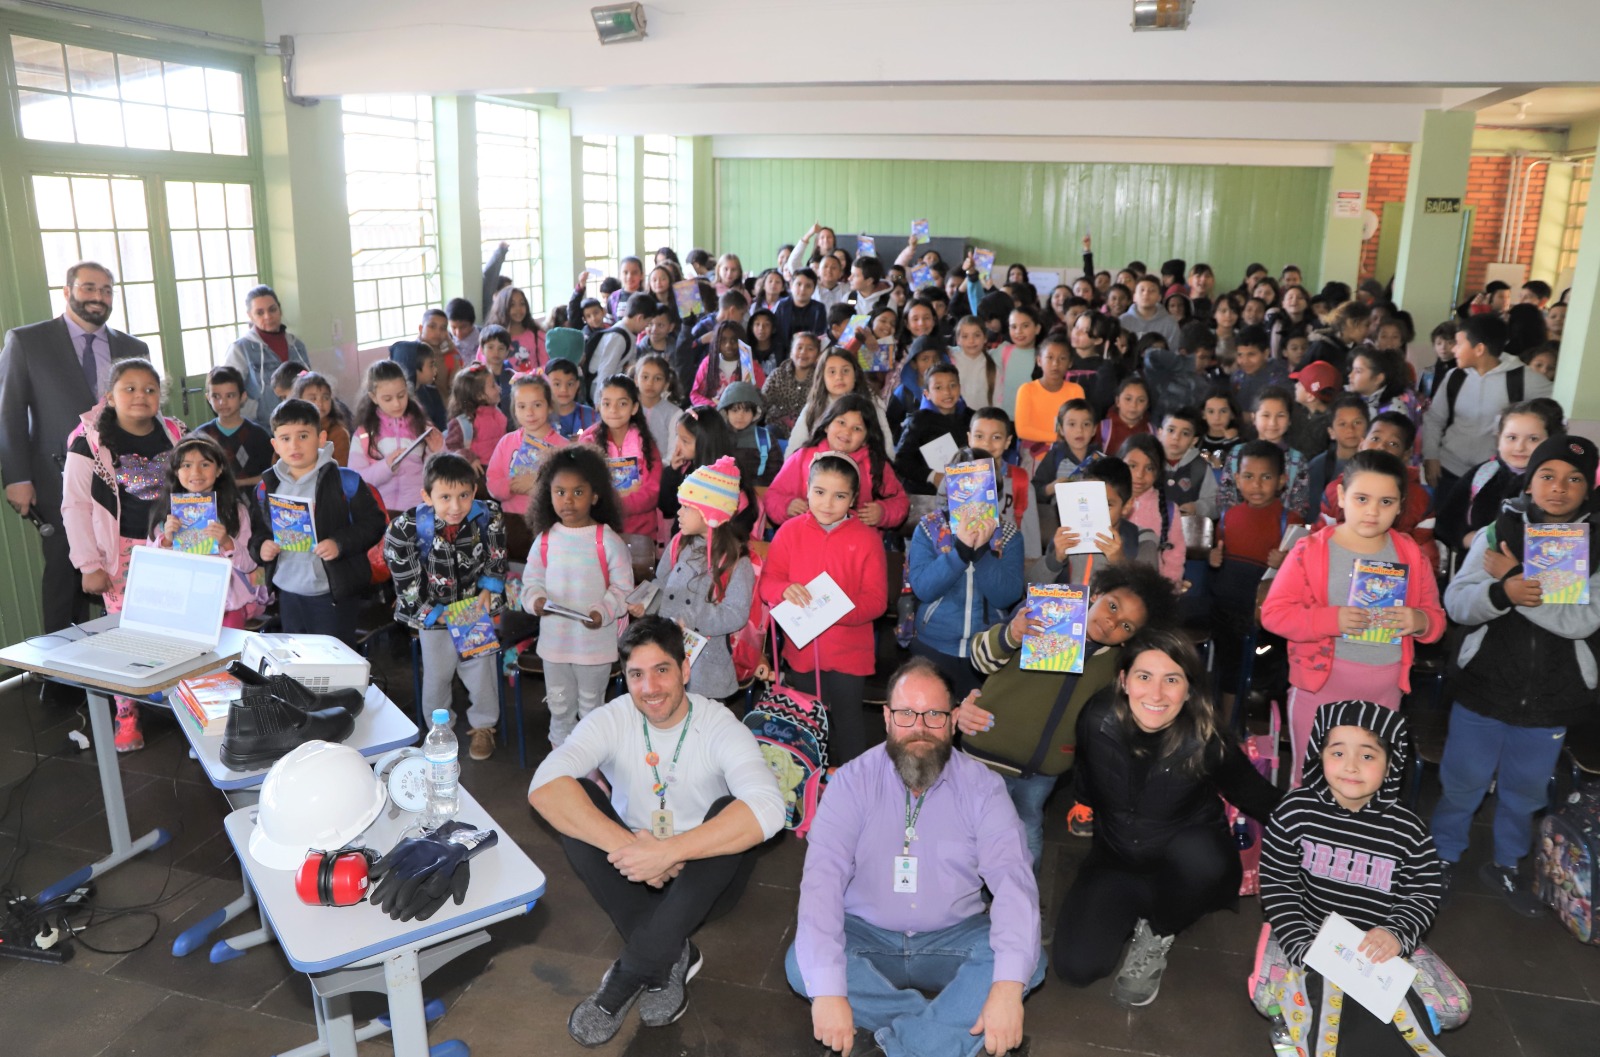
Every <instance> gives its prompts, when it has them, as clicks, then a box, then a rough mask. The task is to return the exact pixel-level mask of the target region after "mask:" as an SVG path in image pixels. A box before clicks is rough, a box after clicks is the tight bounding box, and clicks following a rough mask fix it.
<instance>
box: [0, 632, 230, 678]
mask: <svg viewBox="0 0 1600 1057" xmlns="http://www.w3.org/2000/svg"><path fill="white" fill-rule="evenodd" d="M121 619H122V618H121V616H120V615H119V614H116V613H110V614H107V615H106V616H103V617H100V618H99V619H97V620H91V621H89V622H88V623H87V624H80V625H78V627H79V628H82V629H83V631H87V632H90V633H96V632H101V631H110V630H111V629H112V628H114V627H116V626H117V625H118V624H119V623H120V622H121ZM248 634H249V632H248V631H241V630H240V629H238V628H223V629H222V637H221V638H220V639H219V640H218V642H217V648H216V649H215V650H213V651H211V652H210V653H203V654H201V655H200V656H198V657H196V658H194V659H193V660H192V661H185V662H184V663H183V664H178V665H174V666H173V667H171V668H168V669H167V670H166V671H164V672H161V673H160V674H158V675H152V676H150V677H149V678H146V679H119V678H118V677H117V676H114V675H110V674H108V673H106V672H96V671H90V670H89V669H87V668H75V667H70V666H67V665H61V664H52V663H51V661H50V654H51V652H52V651H54V650H56V649H59V648H60V647H62V646H65V645H66V644H67V643H69V642H74V641H76V640H78V639H80V638H83V635H82V634H81V633H80V632H79V631H78V630H77V629H76V628H66V629H65V630H62V631H55V632H51V633H50V634H48V635H36V636H34V637H33V638H31V639H24V640H23V641H21V642H18V643H15V644H13V645H11V646H7V647H6V648H5V649H3V650H0V664H9V665H10V666H11V667H13V668H20V669H22V670H23V671H25V672H37V673H38V674H40V675H42V676H44V677H45V678H46V679H50V680H53V681H54V682H58V683H71V684H72V685H74V686H83V687H88V688H90V689H93V690H103V691H106V692H108V693H112V694H121V695H123V696H124V697H146V696H148V695H150V694H153V693H155V692H156V691H158V690H166V689H168V688H170V687H173V686H177V685H178V683H180V682H182V681H183V680H185V679H187V678H189V677H190V676H191V675H199V674H200V673H202V672H211V671H215V670H216V669H218V668H222V667H224V666H226V665H227V664H228V662H230V661H232V660H235V659H237V658H238V656H239V651H240V650H242V649H244V637H245V636H246V635H248Z"/></svg>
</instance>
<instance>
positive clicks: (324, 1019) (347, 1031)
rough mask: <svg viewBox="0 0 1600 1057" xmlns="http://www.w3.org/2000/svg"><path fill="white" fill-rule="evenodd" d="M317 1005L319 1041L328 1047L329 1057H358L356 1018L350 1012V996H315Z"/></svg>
mask: <svg viewBox="0 0 1600 1057" xmlns="http://www.w3.org/2000/svg"><path fill="white" fill-rule="evenodd" d="M314 1000H315V1002H316V1005H317V1039H318V1040H319V1041H320V1042H321V1043H322V1044H323V1045H324V1046H325V1047H326V1052H327V1054H328V1057H356V1025H355V1016H354V1014H352V1013H351V1012H350V996H349V995H348V994H342V995H329V996H328V997H326V998H324V997H323V996H322V995H315V996H314Z"/></svg>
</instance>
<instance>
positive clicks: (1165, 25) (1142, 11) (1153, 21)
mask: <svg viewBox="0 0 1600 1057" xmlns="http://www.w3.org/2000/svg"><path fill="white" fill-rule="evenodd" d="M1193 7H1194V0H1133V31H1134V32H1135V33H1138V32H1141V31H1143V30H1152V29H1188V28H1189V12H1190V10H1192V9H1193Z"/></svg>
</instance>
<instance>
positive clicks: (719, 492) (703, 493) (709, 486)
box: [678, 455, 740, 528]
mask: <svg viewBox="0 0 1600 1057" xmlns="http://www.w3.org/2000/svg"><path fill="white" fill-rule="evenodd" d="M739 498H740V494H739V467H738V464H736V463H735V462H734V461H733V456H731V455H724V456H723V457H722V458H720V459H718V460H717V461H716V462H714V463H712V464H711V465H710V466H702V467H700V469H698V470H696V471H695V472H694V473H691V474H690V475H689V476H688V477H685V478H684V479H683V483H682V484H680V485H679V486H678V503H679V505H680V506H688V507H694V509H696V510H698V511H699V512H700V515H701V516H702V517H704V518H705V519H706V524H707V525H710V526H711V527H712V528H716V527H717V526H718V525H720V524H722V523H723V522H725V521H727V520H728V519H729V518H731V517H733V515H734V513H735V512H736V511H737V510H738V509H739Z"/></svg>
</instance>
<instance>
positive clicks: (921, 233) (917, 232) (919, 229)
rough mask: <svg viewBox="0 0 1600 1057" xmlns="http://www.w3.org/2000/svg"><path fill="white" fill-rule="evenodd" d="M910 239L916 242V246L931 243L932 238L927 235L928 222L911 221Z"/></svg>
mask: <svg viewBox="0 0 1600 1057" xmlns="http://www.w3.org/2000/svg"><path fill="white" fill-rule="evenodd" d="M911 237H912V238H914V239H916V240H917V245H919V246H920V245H922V244H923V243H924V242H932V241H933V236H932V235H930V234H929V233H928V222H927V221H926V220H913V221H912V222H911Z"/></svg>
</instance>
